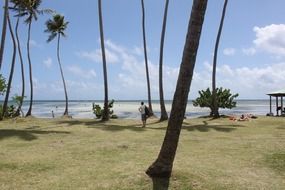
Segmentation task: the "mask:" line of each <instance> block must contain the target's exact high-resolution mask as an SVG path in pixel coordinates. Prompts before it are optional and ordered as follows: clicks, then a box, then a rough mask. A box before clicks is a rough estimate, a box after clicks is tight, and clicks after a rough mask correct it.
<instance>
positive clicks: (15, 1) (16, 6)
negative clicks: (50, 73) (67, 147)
mask: <svg viewBox="0 0 285 190" xmlns="http://www.w3.org/2000/svg"><path fill="white" fill-rule="evenodd" d="M10 1H11V2H12V3H13V4H14V6H13V7H12V8H11V9H12V10H14V11H15V12H16V17H17V22H16V26H15V34H16V40H17V48H18V54H19V58H20V64H21V75H22V92H21V98H20V102H19V106H18V108H17V111H16V112H17V114H19V113H20V111H21V110H22V105H23V101H24V97H25V70H24V61H23V56H22V50H21V44H20V39H19V22H20V15H21V14H22V10H21V8H20V7H19V4H20V1H21V0H10ZM22 114H23V113H22ZM22 116H24V115H22Z"/></svg>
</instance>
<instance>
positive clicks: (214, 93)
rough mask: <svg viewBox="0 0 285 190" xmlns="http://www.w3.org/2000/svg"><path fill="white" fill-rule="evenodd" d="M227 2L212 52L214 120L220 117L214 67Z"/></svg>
mask: <svg viewBox="0 0 285 190" xmlns="http://www.w3.org/2000/svg"><path fill="white" fill-rule="evenodd" d="M227 4H228V0H225V2H224V8H223V13H222V18H221V22H220V26H219V31H218V35H217V39H216V44H215V52H214V61H213V73H212V103H213V112H211V115H212V116H214V118H218V117H220V114H219V107H218V100H217V89H216V67H217V55H218V48H219V42H220V37H221V34H222V29H223V24H224V18H225V14H226V9H227Z"/></svg>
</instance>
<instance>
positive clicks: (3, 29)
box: [0, 0, 9, 70]
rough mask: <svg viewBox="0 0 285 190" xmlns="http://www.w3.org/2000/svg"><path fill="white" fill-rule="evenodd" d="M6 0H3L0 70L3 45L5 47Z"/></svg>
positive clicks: (7, 0)
mask: <svg viewBox="0 0 285 190" xmlns="http://www.w3.org/2000/svg"><path fill="white" fill-rule="evenodd" d="M8 2H9V0H5V5H4V14H3V26H2V34H1V46H0V70H1V66H2V61H3V54H4V47H5V45H4V44H5V39H6V30H7V14H8Z"/></svg>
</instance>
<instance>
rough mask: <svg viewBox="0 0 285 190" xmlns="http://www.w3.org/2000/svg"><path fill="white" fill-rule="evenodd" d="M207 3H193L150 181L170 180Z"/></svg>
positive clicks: (204, 1)
mask: <svg viewBox="0 0 285 190" xmlns="http://www.w3.org/2000/svg"><path fill="white" fill-rule="evenodd" d="M207 2H208V1H207V0H193V6H192V12H191V17H190V20H189V25H188V32H187V36H186V42H185V46H184V50H183V57H182V63H181V65H180V71H179V76H178V81H177V85H176V90H175V94H174V97H173V103H172V109H171V114H170V118H169V120H168V126H167V131H166V134H165V137H164V141H163V144H162V147H161V149H160V153H159V155H158V158H157V159H156V161H155V162H154V163H153V164H152V165H151V166H150V167H149V168H148V169H147V171H146V173H147V175H149V176H150V177H151V178H153V179H154V178H165V179H169V177H170V176H171V172H172V166H173V161H174V158H175V153H176V149H177V145H178V141H179V135H180V132H181V126H182V122H183V119H184V114H185V110H186V106H187V101H188V94H189V90H190V86H191V81H192V77H193V70H194V66H195V62H196V55H197V51H198V46H199V40H200V35H201V32H202V26H203V21H204V15H205V11H206V8H207Z"/></svg>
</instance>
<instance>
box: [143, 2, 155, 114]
mask: <svg viewBox="0 0 285 190" xmlns="http://www.w3.org/2000/svg"><path fill="white" fill-rule="evenodd" d="M141 5H142V30H143V47H144V59H145V71H146V80H147V92H148V106H149V112H150V115H153V111H152V105H151V93H150V80H149V72H148V60H147V49H146V37H145V10H144V0H141Z"/></svg>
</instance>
